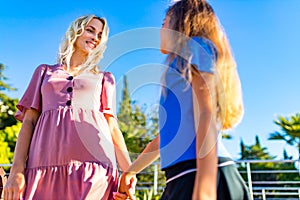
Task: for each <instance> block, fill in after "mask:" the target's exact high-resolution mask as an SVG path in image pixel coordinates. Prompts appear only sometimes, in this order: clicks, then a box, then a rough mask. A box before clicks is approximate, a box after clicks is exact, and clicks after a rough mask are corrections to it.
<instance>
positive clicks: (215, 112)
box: [115, 0, 250, 200]
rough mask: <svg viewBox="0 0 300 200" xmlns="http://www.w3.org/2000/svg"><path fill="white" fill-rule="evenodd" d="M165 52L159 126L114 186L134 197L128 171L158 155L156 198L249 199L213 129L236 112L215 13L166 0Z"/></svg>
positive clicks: (230, 65)
mask: <svg viewBox="0 0 300 200" xmlns="http://www.w3.org/2000/svg"><path fill="white" fill-rule="evenodd" d="M160 36H161V52H162V53H164V54H167V60H166V61H167V62H166V63H167V66H168V67H167V70H166V72H165V73H164V74H163V79H162V80H163V81H162V85H163V88H162V95H161V100H160V110H159V126H160V134H159V136H158V137H156V138H155V139H154V140H153V141H152V142H150V143H149V144H148V145H147V147H146V148H145V149H144V151H143V152H142V153H141V155H140V156H139V157H138V158H137V159H136V160H135V161H134V162H133V164H132V165H131V166H130V167H129V169H127V172H125V173H124V174H122V176H121V182H120V183H121V185H120V192H124V193H117V194H116V195H115V199H122V198H124V195H128V196H129V197H130V198H134V196H133V194H132V192H131V191H130V188H132V187H133V184H132V183H133V180H134V175H135V174H137V173H139V172H140V171H141V170H143V169H144V168H145V167H147V166H148V165H150V164H151V163H152V162H153V161H154V160H156V159H157V158H158V157H159V155H160V158H161V168H162V170H163V171H165V175H166V180H167V183H166V188H165V190H164V192H163V194H162V198H161V199H163V200H188V199H193V200H202V199H203V200H209V199H226V200H229V199H234V200H242V199H250V197H249V192H248V189H247V187H246V185H245V183H244V181H243V180H242V178H241V176H240V175H239V173H238V171H237V169H236V167H235V165H234V162H233V161H232V159H231V158H230V155H229V154H228V152H227V151H226V149H225V148H224V146H223V144H222V142H221V140H220V137H219V136H218V135H220V134H219V132H220V131H221V130H226V129H232V128H234V127H235V126H236V125H237V124H238V123H239V122H240V120H241V119H242V116H243V102H242V92H241V85H240V80H239V76H238V73H237V70H236V64H235V60H234V57H233V55H232V53H231V49H230V45H229V43H228V40H227V38H226V35H225V32H224V30H223V29H222V27H221V25H220V23H219V21H218V18H217V16H216V15H215V13H214V11H213V9H212V7H211V6H210V4H209V3H207V2H206V1H204V0H181V1H176V2H175V3H174V4H173V5H171V6H170V7H169V8H168V9H167V12H166V17H165V19H164V23H163V26H162V29H161V35H160Z"/></svg>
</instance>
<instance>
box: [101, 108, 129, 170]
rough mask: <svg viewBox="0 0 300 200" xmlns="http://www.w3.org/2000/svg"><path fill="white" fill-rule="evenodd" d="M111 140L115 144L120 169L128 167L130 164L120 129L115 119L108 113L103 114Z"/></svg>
mask: <svg viewBox="0 0 300 200" xmlns="http://www.w3.org/2000/svg"><path fill="white" fill-rule="evenodd" d="M105 118H106V120H107V123H108V126H109V129H110V132H111V135H112V140H113V143H114V145H115V151H116V158H117V161H118V164H119V166H120V168H121V170H122V171H125V170H127V169H128V167H129V166H130V164H131V161H130V157H129V153H128V150H127V147H126V143H125V140H124V137H123V134H122V132H121V130H120V129H119V126H118V123H117V120H116V119H115V118H114V117H113V116H112V115H109V114H105Z"/></svg>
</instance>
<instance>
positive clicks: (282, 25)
mask: <svg viewBox="0 0 300 200" xmlns="http://www.w3.org/2000/svg"><path fill="white" fill-rule="evenodd" d="M209 2H210V3H211V4H212V6H213V7H214V9H215V12H216V13H217V15H218V16H219V19H220V21H221V23H222V24H223V26H224V29H225V31H226V33H227V36H228V37H229V40H230V43H231V45H232V49H233V52H234V55H235V58H236V61H237V64H238V71H239V73H240V78H241V81H242V88H243V96H244V102H245V116H244V119H243V121H242V122H241V124H240V125H239V126H238V127H237V128H236V129H235V130H234V131H230V132H229V133H230V134H232V135H233V139H232V140H228V141H225V145H226V146H227V149H228V150H229V152H230V153H231V154H232V156H233V157H234V158H238V157H239V154H238V153H239V152H240V146H239V144H240V140H241V139H243V140H244V142H245V144H246V145H250V144H254V142H255V139H254V138H255V135H259V138H260V139H261V143H262V145H263V146H266V147H267V148H268V151H269V152H270V154H271V155H275V156H277V159H280V158H282V152H283V149H284V148H286V150H287V151H288V153H289V154H290V155H294V158H296V150H295V149H293V148H290V147H288V146H287V145H285V143H283V142H279V141H269V140H267V138H268V137H269V133H271V132H274V131H276V130H279V127H277V126H276V125H275V124H274V123H273V120H274V119H276V116H277V115H284V116H289V115H290V114H295V113H297V112H299V108H300V92H299V74H300V60H299V57H300V51H299V47H300V37H299V36H300V20H299V19H300V12H299V11H300V1H299V0H285V1H282V0H210V1H209ZM168 3H169V1H168V0H138V1H121V0H118V1H101V0H92V1H83V0H73V1H64V0H63V1H43V2H42V1H37V0H32V1H30V0H28V1H21V0H15V1H0V5H1V6H0V63H3V64H4V65H6V66H7V67H8V69H7V70H6V71H5V75H6V76H8V77H9V80H8V82H9V83H10V84H11V85H12V86H14V87H16V88H18V91H17V92H12V93H9V96H11V97H16V98H20V97H21V96H22V94H23V92H24V90H25V89H26V86H27V84H28V82H29V80H30V77H31V75H32V73H33V71H34V69H35V68H36V67H37V66H38V65H39V64H42V63H48V64H53V63H55V62H56V55H57V50H58V46H59V43H60V41H61V39H62V36H63V34H64V33H65V31H66V29H67V27H68V26H69V24H70V22H71V21H73V20H74V19H75V18H77V17H78V16H80V15H83V14H89V13H95V14H97V15H100V16H104V17H105V18H107V20H108V23H109V27H110V41H112V42H111V44H113V45H111V46H114V47H116V46H117V45H118V44H119V43H118V42H119V41H120V40H122V42H121V43H120V49H122V48H125V47H124V44H126V45H125V46H127V45H129V46H130V45H134V44H135V43H138V42H139V41H138V40H139V37H144V38H149V41H152V42H153V43H154V48H149V47H148V46H147V45H146V44H139V45H140V46H142V47H145V48H142V49H138V48H139V46H137V47H135V46H130V48H129V49H130V50H131V51H129V52H128V51H126V49H124V50H123V53H124V54H122V55H119V56H117V57H113V60H108V61H107V60H106V62H105V64H104V66H106V69H107V70H108V71H111V72H112V73H113V74H114V75H115V77H116V80H117V81H118V82H119V83H120V84H119V85H121V83H122V81H121V80H122V77H123V75H124V74H126V75H128V77H129V78H128V82H129V86H130V89H131V94H132V98H133V99H134V100H135V101H136V102H137V103H139V104H140V105H144V106H148V109H149V107H152V106H153V105H154V104H156V103H157V100H158V95H159V91H158V90H157V89H156V88H157V87H156V86H157V85H156V82H155V81H154V82H153V84H149V82H151V80H152V79H150V80H149V81H148V84H145V85H142V86H141V84H139V83H136V82H139V81H141V80H144V79H145V78H146V77H148V73H150V74H152V75H153V71H151V69H154V68H155V69H156V67H159V66H160V63H162V62H163V61H164V56H163V55H161V54H160V53H159V51H158V49H157V48H156V46H157V45H158V43H159V41H158V40H159V37H158V34H156V33H157V32H158V31H157V30H159V28H160V26H161V23H162V20H163V18H164V14H165V9H166V8H167V6H168ZM150 27H151V28H150ZM140 30H143V31H141V32H139V31H140ZM153 30H154V31H153ZM151 31H153V34H149V35H147V34H148V33H150V32H151ZM131 33H134V34H131ZM109 44H110V43H108V48H107V51H106V54H105V55H104V56H105V58H109V56H110V55H112V54H116V52H113V53H111V51H110V46H109ZM146 47H147V48H146ZM133 48H135V50H134V51H133V50H132V49H133ZM110 59H111V58H110ZM151 67H152V68H151ZM139 70H140V71H139ZM147 70H150V72H148V71H147ZM132 72H134V73H132ZM133 76H134V77H133ZM156 79H157V80H158V79H159V76H157V77H156ZM135 81H136V82H135ZM135 85H139V87H136V86H135ZM119 90H120V89H119ZM119 90H118V91H119ZM119 93H120V92H119ZM119 98H120V97H118V96H117V99H119ZM148 109H147V110H148Z"/></svg>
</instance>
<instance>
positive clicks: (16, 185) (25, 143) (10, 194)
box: [4, 109, 39, 199]
mask: <svg viewBox="0 0 300 200" xmlns="http://www.w3.org/2000/svg"><path fill="white" fill-rule="evenodd" d="M38 118H39V112H38V111H36V110H34V109H27V110H26V112H25V116H24V119H23V123H22V127H21V130H20V133H19V135H18V139H17V143H16V148H15V151H14V161H13V165H12V167H11V169H10V173H9V176H8V180H7V183H6V185H5V186H4V199H20V198H21V197H22V195H23V192H24V190H25V187H26V185H25V177H24V171H25V164H26V160H27V155H28V150H29V146H30V142H31V137H32V134H33V131H34V128H35V125H36V123H37V120H38Z"/></svg>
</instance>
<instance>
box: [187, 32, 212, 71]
mask: <svg viewBox="0 0 300 200" xmlns="http://www.w3.org/2000/svg"><path fill="white" fill-rule="evenodd" d="M187 47H188V51H189V52H190V53H189V55H190V58H189V61H190V63H191V64H192V65H194V66H195V67H196V68H197V69H198V70H199V71H200V72H208V73H214V68H215V63H216V60H217V50H216V47H215V45H214V44H213V43H212V42H211V41H210V40H207V39H204V38H199V37H193V38H192V39H191V40H189V41H188V45H187Z"/></svg>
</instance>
